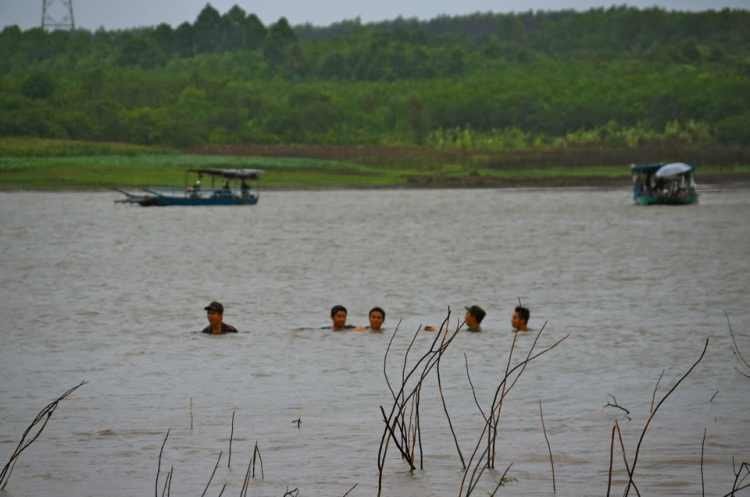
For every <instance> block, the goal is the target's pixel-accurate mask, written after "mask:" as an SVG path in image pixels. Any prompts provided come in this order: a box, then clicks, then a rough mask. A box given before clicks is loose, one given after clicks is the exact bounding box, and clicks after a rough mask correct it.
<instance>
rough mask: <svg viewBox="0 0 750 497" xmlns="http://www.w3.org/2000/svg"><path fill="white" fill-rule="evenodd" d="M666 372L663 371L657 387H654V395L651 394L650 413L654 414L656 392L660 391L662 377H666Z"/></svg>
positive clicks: (657, 381)
mask: <svg viewBox="0 0 750 497" xmlns="http://www.w3.org/2000/svg"><path fill="white" fill-rule="evenodd" d="M664 371H666V369H662V370H661V374H660V375H659V379H658V380H656V386H655V387H654V393H653V394H651V410H650V411H648V412H654V399H656V391H657V390H658V389H659V383H660V382H661V378H662V376H664Z"/></svg>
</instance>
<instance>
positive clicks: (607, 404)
mask: <svg viewBox="0 0 750 497" xmlns="http://www.w3.org/2000/svg"><path fill="white" fill-rule="evenodd" d="M607 395H609V396H610V397H612V400H613V401H614V402H615V403H614V404H612V403H611V402H607V403H606V404H605V405H603V406H602V409H604V408H605V407H616V408H617V409H622V410H623V411H625V414H630V411H628V410H627V409H625V408H624V407H622V406H621V405H620V404H618V403H617V399H616V398H615V396H614V395H612V394H611V393H608V394H607ZM652 410H653V409H652ZM628 419H630V418H628Z"/></svg>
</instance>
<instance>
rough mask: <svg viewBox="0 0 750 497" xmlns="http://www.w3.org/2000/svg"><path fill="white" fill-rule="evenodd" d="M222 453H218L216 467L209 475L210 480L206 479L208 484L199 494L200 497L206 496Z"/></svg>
mask: <svg viewBox="0 0 750 497" xmlns="http://www.w3.org/2000/svg"><path fill="white" fill-rule="evenodd" d="M223 453H224V451H221V452H219V458H218V459H217V460H216V466H214V471H213V473H211V478H209V479H208V484H206V489H205V490H204V491H203V493H202V494H201V497H203V496H204V495H206V492H208V487H210V486H211V480H213V479H214V475H215V474H216V468H218V467H219V461H221V455H222V454H223Z"/></svg>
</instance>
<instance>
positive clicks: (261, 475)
mask: <svg viewBox="0 0 750 497" xmlns="http://www.w3.org/2000/svg"><path fill="white" fill-rule="evenodd" d="M256 455H257V456H258V461H260V479H261V480H265V479H266V476H265V475H264V474H263V456H261V455H260V446H259V445H258V441H257V440H256V441H255V450H253V478H255V456H256Z"/></svg>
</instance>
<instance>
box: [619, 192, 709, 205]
mask: <svg viewBox="0 0 750 497" xmlns="http://www.w3.org/2000/svg"><path fill="white" fill-rule="evenodd" d="M633 198H634V200H635V203H636V204H638V205H689V204H696V203H698V192H696V191H690V192H687V193H681V194H677V195H671V194H647V193H641V194H635V196H634V197H633Z"/></svg>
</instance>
